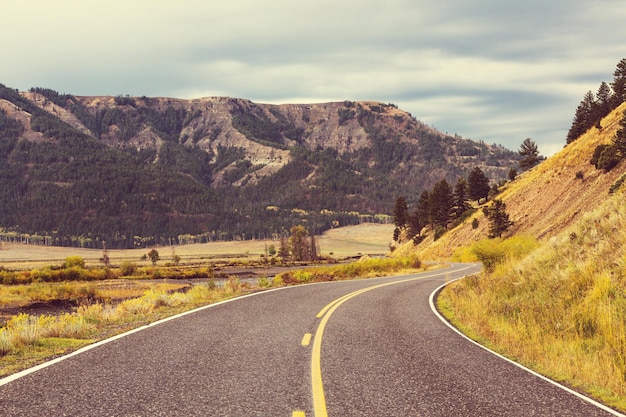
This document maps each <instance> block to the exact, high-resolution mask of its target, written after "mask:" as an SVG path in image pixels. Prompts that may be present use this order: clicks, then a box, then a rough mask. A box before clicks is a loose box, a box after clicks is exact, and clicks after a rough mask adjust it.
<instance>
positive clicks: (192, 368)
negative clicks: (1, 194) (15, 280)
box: [0, 264, 620, 417]
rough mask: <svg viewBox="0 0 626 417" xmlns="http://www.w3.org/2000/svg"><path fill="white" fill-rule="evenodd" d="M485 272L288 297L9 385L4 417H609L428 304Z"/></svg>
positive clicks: (284, 292)
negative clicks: (450, 284)
mask: <svg viewBox="0 0 626 417" xmlns="http://www.w3.org/2000/svg"><path fill="white" fill-rule="evenodd" d="M478 268H479V267H478V266H477V265H461V264H455V265H453V266H452V267H451V268H448V269H445V270H440V271H436V272H429V273H423V274H417V275H410V276H403V277H392V278H376V279H367V280H356V281H341V282H329V283H320V284H312V285H303V286H296V287H288V288H283V289H279V290H272V291H267V292H262V293H258V294H255V295H252V296H247V297H242V298H239V299H236V300H231V301H229V302H225V303H221V304H219V305H214V306H210V307H208V308H203V309H200V310H196V311H194V312H192V313H190V314H186V315H184V316H181V317H177V318H174V319H171V320H167V321H163V322H160V323H158V324H155V325H151V326H148V327H147V328H144V329H142V330H141V331H136V332H133V333H131V334H126V335H124V336H123V337H118V338H115V339H114V340H110V341H107V342H106V343H101V344H97V345H96V346H95V347H92V348H89V349H85V350H83V351H81V352H79V353H78V354H74V355H71V356H69V357H66V358H64V359H63V360H60V361H56V362H55V363H53V364H51V365H50V366H45V367H42V368H41V369H38V370H37V371H36V372H25V373H23V374H19V375H16V376H13V377H9V378H5V379H3V380H0V414H1V415H2V416H246V417H249V416H270V417H278V416H288V417H289V416H291V417H303V416H315V417H323V416H342V417H343V416H473V417H474V416H524V417H528V416H585V417H587V416H611V415H620V414H618V413H615V412H612V411H611V410H608V409H606V408H600V407H598V406H596V405H594V404H593V403H591V402H588V401H586V400H584V399H582V398H580V397H579V396H577V395H574V394H572V393H570V392H568V391H566V390H563V389H562V388H560V387H558V386H556V385H554V384H552V383H550V382H547V381H546V380H544V379H542V378H539V377H537V376H535V375H533V374H531V373H529V372H527V371H525V370H523V369H521V368H520V367H518V366H516V365H514V364H511V363H510V362H508V361H505V360H503V359H501V358H499V357H498V356H496V355H493V354H492V353H490V352H488V351H486V350H485V349H483V348H481V347H479V346H477V345H475V344H473V343H472V342H469V341H468V340H466V339H465V338H464V337H462V336H460V335H459V334H457V333H456V332H455V331H453V330H451V329H450V327H448V326H447V325H446V324H445V323H443V322H442V321H441V320H440V319H439V318H438V317H437V316H436V315H435V314H434V313H433V312H432V310H431V308H430V306H429V296H430V294H431V293H432V292H433V291H434V290H435V289H436V288H437V287H439V286H440V285H441V284H442V283H444V282H446V281H447V280H451V279H455V278H457V277H460V276H464V275H467V274H469V273H473V272H475V271H477V270H478Z"/></svg>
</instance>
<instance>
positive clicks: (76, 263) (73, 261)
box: [63, 256, 85, 268]
mask: <svg viewBox="0 0 626 417" xmlns="http://www.w3.org/2000/svg"><path fill="white" fill-rule="evenodd" d="M72 267H78V268H84V267H85V260H84V259H83V258H82V256H68V257H67V258H65V263H64V264H63V268H72Z"/></svg>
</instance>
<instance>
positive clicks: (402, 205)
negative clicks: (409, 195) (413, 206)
mask: <svg viewBox="0 0 626 417" xmlns="http://www.w3.org/2000/svg"><path fill="white" fill-rule="evenodd" d="M408 222H409V206H408V204H407V202H406V199H405V198H404V196H399V197H398V198H397V199H396V205H395V206H394V208H393V223H394V224H395V225H396V227H398V228H399V229H402V228H404V227H406V225H407V223H408Z"/></svg>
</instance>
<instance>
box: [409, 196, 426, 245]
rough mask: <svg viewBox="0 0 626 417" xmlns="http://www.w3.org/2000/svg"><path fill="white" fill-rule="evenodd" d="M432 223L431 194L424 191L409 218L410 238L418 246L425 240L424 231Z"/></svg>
mask: <svg viewBox="0 0 626 417" xmlns="http://www.w3.org/2000/svg"><path fill="white" fill-rule="evenodd" d="M429 222H430V193H429V192H428V191H423V192H422V194H420V198H419V200H418V202H417V206H416V207H415V210H414V211H413V213H412V214H411V215H410V216H409V236H411V237H412V238H413V242H414V243H415V244H418V243H419V242H421V241H422V240H423V238H424V236H423V235H422V229H424V227H426V226H427V225H428V223H429Z"/></svg>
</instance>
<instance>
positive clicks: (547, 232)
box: [417, 104, 626, 259]
mask: <svg viewBox="0 0 626 417" xmlns="http://www.w3.org/2000/svg"><path fill="white" fill-rule="evenodd" d="M624 110H626V104H622V105H621V106H620V107H618V108H617V109H616V110H614V111H613V112H612V113H611V114H609V115H608V116H607V117H605V118H604V119H603V120H602V130H598V129H596V128H595V127H594V128H591V129H590V130H589V131H587V133H585V134H584V135H583V136H581V137H580V138H579V139H577V140H575V141H574V142H572V143H570V144H568V145H567V146H566V147H564V148H563V149H562V150H561V151H559V152H558V153H556V154H555V155H553V156H552V157H550V158H549V159H547V160H546V161H544V162H542V163H541V164H539V165H538V166H536V167H535V168H533V169H532V170H530V171H527V172H524V173H522V174H521V175H519V176H518V177H517V178H516V179H515V180H514V181H511V182H508V183H507V184H506V185H505V186H504V187H502V189H501V192H500V194H499V195H498V196H497V198H498V199H501V200H502V201H504V203H505V204H506V206H507V208H506V211H507V213H508V214H509V217H510V219H511V220H512V221H513V222H514V223H515V224H514V225H513V227H512V228H511V229H510V231H509V233H508V235H507V236H510V235H514V234H518V235H525V236H530V237H533V238H536V239H538V240H548V239H550V238H551V237H552V236H555V235H556V234H558V233H560V232H561V231H563V230H565V229H567V228H568V227H570V226H572V225H573V224H574V223H575V222H576V221H577V220H579V219H580V218H581V217H582V216H583V214H584V213H586V212H588V211H593V210H595V209H596V208H597V207H599V206H600V204H601V203H602V202H603V201H604V200H605V199H606V197H607V196H608V193H609V189H610V188H611V186H612V185H613V184H614V183H615V182H616V181H617V180H618V179H619V178H620V177H621V176H622V175H624V174H625V173H626V161H622V162H621V163H620V164H619V165H618V166H617V167H615V168H613V169H612V170H611V171H610V172H608V173H605V172H604V171H602V170H600V171H599V170H597V169H596V168H595V167H594V166H593V165H591V164H590V163H589V161H590V160H591V156H592V155H593V152H594V150H595V148H596V147H597V146H598V145H600V144H608V143H611V140H612V138H613V136H614V135H615V132H616V131H617V129H618V127H619V123H620V120H621V119H622V116H623V113H624ZM579 171H580V172H581V173H582V174H583V179H582V180H581V179H579V178H577V177H576V174H577V173H578V172H579ZM474 218H476V219H478V221H479V227H478V228H477V229H473V228H472V226H471V223H472V220H473V219H474ZM488 228H489V222H488V221H487V219H486V218H485V217H484V215H483V213H482V210H478V211H477V212H476V213H474V215H473V216H472V217H470V218H469V219H467V220H466V221H465V222H463V223H462V224H461V225H460V226H459V227H456V228H455V229H454V230H450V231H449V232H448V233H446V234H444V235H443V236H442V237H441V238H440V239H439V240H437V241H435V242H433V240H432V236H431V237H429V238H427V239H426V240H425V241H424V242H423V243H422V244H420V245H419V246H418V248H417V253H418V255H419V256H420V258H421V259H448V258H449V257H450V256H451V255H452V254H453V253H454V251H455V250H456V249H457V248H459V247H461V246H467V245H470V244H472V243H474V242H477V241H479V240H481V239H484V238H485V237H487V234H488Z"/></svg>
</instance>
